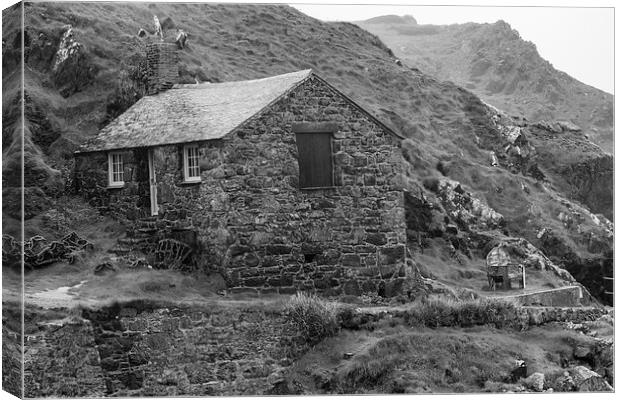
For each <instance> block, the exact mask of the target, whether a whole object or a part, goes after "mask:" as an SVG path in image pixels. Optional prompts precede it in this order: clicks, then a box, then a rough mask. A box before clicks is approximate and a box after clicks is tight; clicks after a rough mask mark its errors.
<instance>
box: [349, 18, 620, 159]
mask: <svg viewBox="0 0 620 400" xmlns="http://www.w3.org/2000/svg"><path fill="white" fill-rule="evenodd" d="M411 19H413V17H411ZM406 20H407V17H398V16H394V15H386V16H381V17H376V18H372V19H369V20H366V21H361V22H357V25H359V26H361V27H362V28H365V29H366V30H368V31H369V32H370V33H373V34H375V35H377V36H378V37H379V38H380V39H381V40H382V41H383V42H384V43H385V44H387V45H388V47H390V48H391V49H392V51H393V52H394V55H395V56H396V57H398V58H399V59H400V60H401V61H402V62H404V63H406V64H407V65H409V66H411V67H415V68H419V69H420V70H421V71H424V72H426V73H428V74H430V75H432V76H434V77H436V78H438V79H440V80H446V81H452V82H454V83H456V84H458V85H460V86H463V87H465V88H466V89H469V90H471V91H473V92H474V93H476V94H477V95H478V96H480V97H481V98H482V99H484V100H485V101H486V102H487V103H490V104H492V105H494V106H496V107H498V108H500V109H502V110H505V111H507V112H508V113H510V114H512V115H522V116H525V117H526V118H527V119H529V120H531V121H539V120H566V121H570V122H572V123H574V124H576V125H578V126H579V127H580V128H582V129H583V131H584V132H585V133H586V134H587V135H588V137H589V138H590V139H591V140H592V141H593V142H595V143H596V144H598V145H600V146H601V147H602V148H603V149H604V150H605V151H606V152H608V153H609V154H612V153H613V136H614V135H613V96H612V95H611V94H609V93H606V92H604V91H602V90H599V89H596V88H594V87H592V86H589V85H586V84H584V83H582V82H579V81H578V80H577V79H575V78H573V77H571V76H569V75H568V74H566V73H564V72H562V71H558V70H557V69H555V68H554V67H553V65H551V63H549V62H548V61H547V60H545V59H543V58H542V57H541V56H540V54H539V53H538V51H537V49H536V46H535V45H534V44H533V43H532V42H528V41H525V40H523V39H522V38H521V36H520V35H519V32H517V31H516V30H515V29H513V28H512V27H511V26H510V25H509V24H508V23H506V22H505V21H497V22H495V23H485V24H478V23H473V22H470V23H466V24H452V25H426V24H423V25H419V24H406V23H405V21H406Z"/></svg>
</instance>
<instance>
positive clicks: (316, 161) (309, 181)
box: [295, 132, 334, 188]
mask: <svg viewBox="0 0 620 400" xmlns="http://www.w3.org/2000/svg"><path fill="white" fill-rule="evenodd" d="M295 137H296V141H297V150H298V153H299V187H300V188H320V187H330V186H333V185H334V173H333V167H332V142H331V137H332V134H331V132H298V133H296V135H295Z"/></svg>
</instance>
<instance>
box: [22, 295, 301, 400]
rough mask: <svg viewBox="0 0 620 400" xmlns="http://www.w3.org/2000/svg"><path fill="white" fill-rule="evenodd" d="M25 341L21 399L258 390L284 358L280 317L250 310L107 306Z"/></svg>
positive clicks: (274, 377)
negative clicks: (23, 386) (24, 392)
mask: <svg viewBox="0 0 620 400" xmlns="http://www.w3.org/2000/svg"><path fill="white" fill-rule="evenodd" d="M84 316H85V317H87V318H88V319H87V320H84V321H82V322H79V323H70V324H66V325H64V326H61V327H60V326H54V325H48V326H46V327H45V328H44V329H42V331H41V332H40V333H39V334H37V335H36V338H35V337H34V336H33V337H30V338H29V339H28V341H27V343H26V357H25V359H26V396H27V397H44V396H52V397H63V396H68V397H103V396H106V397H108V396H121V397H129V396H141V397H144V396H157V397H163V396H204V395H259V394H265V393H267V392H268V391H269V390H270V389H271V388H272V387H273V385H274V384H275V383H277V382H278V380H279V379H281V371H282V369H283V368H284V367H285V366H288V365H289V364H290V363H291V362H292V361H291V360H290V359H289V358H287V355H288V354H287V349H288V348H289V346H288V344H289V343H292V341H293V340H294V339H295V336H294V334H293V335H292V334H291V333H288V331H286V327H285V326H284V323H283V319H282V316H281V315H280V314H279V313H276V312H268V311H267V312H265V311H260V310H256V309H250V308H247V309H243V308H237V307H234V308H222V307H201V308H200V309H198V308H189V307H184V308H174V307H173V308H160V309H158V308H155V309H153V308H149V307H147V308H146V309H145V308H142V309H141V307H132V306H124V307H111V308H106V309H103V310H99V311H87V312H85V313H84Z"/></svg>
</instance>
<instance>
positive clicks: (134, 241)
mask: <svg viewBox="0 0 620 400" xmlns="http://www.w3.org/2000/svg"><path fill="white" fill-rule="evenodd" d="M149 239H150V237H135V236H132V237H127V238H122V239H118V240H117V241H116V242H117V243H118V244H119V245H121V246H127V247H133V246H135V245H139V244H142V243H145V242H148V240H149Z"/></svg>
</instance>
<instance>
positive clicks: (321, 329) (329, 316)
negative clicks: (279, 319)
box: [285, 293, 338, 344]
mask: <svg viewBox="0 0 620 400" xmlns="http://www.w3.org/2000/svg"><path fill="white" fill-rule="evenodd" d="M285 316H286V318H287V320H288V321H289V322H291V323H292V324H293V325H294V326H295V327H296V328H297V330H298V331H299V333H300V334H301V335H302V336H303V338H304V339H305V340H306V342H307V343H310V344H315V343H318V342H320V341H321V340H323V339H325V338H326V337H329V336H333V335H334V334H336V332H337V331H338V318H337V309H336V307H335V306H334V305H333V304H331V303H329V302H327V301H325V300H323V299H320V298H319V297H317V296H315V295H307V294H304V293H297V294H296V295H294V296H292V297H291V298H290V300H289V301H288V302H287V304H286V307H285Z"/></svg>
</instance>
